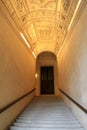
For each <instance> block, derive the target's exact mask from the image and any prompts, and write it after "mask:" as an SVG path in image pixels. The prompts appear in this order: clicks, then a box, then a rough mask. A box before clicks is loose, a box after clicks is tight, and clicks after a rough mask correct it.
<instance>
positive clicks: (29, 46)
mask: <svg viewBox="0 0 87 130" xmlns="http://www.w3.org/2000/svg"><path fill="white" fill-rule="evenodd" d="M20 35H21V37H22V38H23V40H24V41H25V43H26V45H27V46H28V48H30V45H29V43H28V41H27V40H26V38H25V36H24V35H23V33H21V32H20Z"/></svg>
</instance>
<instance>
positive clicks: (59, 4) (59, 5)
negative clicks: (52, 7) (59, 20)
mask: <svg viewBox="0 0 87 130" xmlns="http://www.w3.org/2000/svg"><path fill="white" fill-rule="evenodd" d="M60 7H61V0H59V1H58V11H60Z"/></svg>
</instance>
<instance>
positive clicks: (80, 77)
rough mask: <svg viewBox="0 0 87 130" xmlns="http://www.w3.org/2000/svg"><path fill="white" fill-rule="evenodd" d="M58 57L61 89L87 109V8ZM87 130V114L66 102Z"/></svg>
mask: <svg viewBox="0 0 87 130" xmlns="http://www.w3.org/2000/svg"><path fill="white" fill-rule="evenodd" d="M64 44H65V47H64V48H63V51H62V52H61V54H60V55H59V57H58V73H59V74H58V77H59V87H60V88H61V89H62V90H63V91H64V92H65V93H67V94H68V95H70V96H71V97H72V98H73V99H74V100H76V101H77V102H78V103H79V104H81V105H82V106H84V107H85V108H86V109H87V6H86V8H85V9H84V12H83V13H82V15H81V16H80V19H79V20H78V23H77V24H76V26H75V27H74V29H73V31H72V32H71V34H69V36H68V37H67V39H66V41H65V43H64ZM62 97H63V98H64V99H65V101H66V102H67V104H68V105H69V106H70V107H71V109H72V110H73V112H74V113H75V114H76V116H77V118H78V119H79V120H80V122H81V123H82V124H83V125H84V127H85V128H86V129H87V114H85V113H84V112H82V111H81V110H80V109H79V108H78V107H76V106H75V105H74V104H73V103H72V102H70V101H69V100H66V98H65V97H64V96H63V95H62Z"/></svg>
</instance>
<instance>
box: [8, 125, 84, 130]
mask: <svg viewBox="0 0 87 130" xmlns="http://www.w3.org/2000/svg"><path fill="white" fill-rule="evenodd" d="M10 130H84V129H83V128H51V127H50V128H40V127H38V128H36V127H35V128H27V127H16V126H11V128H10Z"/></svg>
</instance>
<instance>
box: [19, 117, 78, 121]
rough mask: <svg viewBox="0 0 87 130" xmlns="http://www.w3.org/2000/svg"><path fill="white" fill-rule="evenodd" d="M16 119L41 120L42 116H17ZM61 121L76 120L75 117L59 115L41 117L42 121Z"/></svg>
mask: <svg viewBox="0 0 87 130" xmlns="http://www.w3.org/2000/svg"><path fill="white" fill-rule="evenodd" d="M18 119H21V120H22V119H23V120H32V121H36V120H37V121H38V120H42V118H40V117H38V118H37V117H36V118H35V117H33V118H30V117H19V118H18ZM51 120H52V121H61V120H63V121H66V120H67V121H71V120H77V119H76V118H75V117H70V118H66V117H63V118H62V117H60V118H58V117H54V118H50V117H46V118H45V117H44V118H43V121H51Z"/></svg>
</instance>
